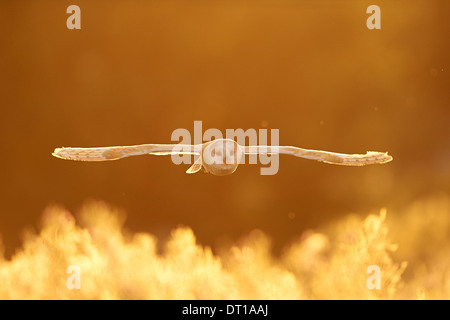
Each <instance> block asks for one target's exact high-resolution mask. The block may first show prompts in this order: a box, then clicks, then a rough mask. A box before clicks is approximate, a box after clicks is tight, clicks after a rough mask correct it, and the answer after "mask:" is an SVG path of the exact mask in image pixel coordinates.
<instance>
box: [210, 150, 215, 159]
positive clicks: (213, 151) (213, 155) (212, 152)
mask: <svg viewBox="0 0 450 320" xmlns="http://www.w3.org/2000/svg"><path fill="white" fill-rule="evenodd" d="M215 156H216V149H212V151H211V157H213V158H214V157H215Z"/></svg>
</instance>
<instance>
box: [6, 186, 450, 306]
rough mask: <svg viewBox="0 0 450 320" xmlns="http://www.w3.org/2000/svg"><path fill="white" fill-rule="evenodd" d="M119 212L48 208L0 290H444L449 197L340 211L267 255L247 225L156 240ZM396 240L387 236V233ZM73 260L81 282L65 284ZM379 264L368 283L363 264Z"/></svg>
mask: <svg viewBox="0 0 450 320" xmlns="http://www.w3.org/2000/svg"><path fill="white" fill-rule="evenodd" d="M123 222H124V214H123V213H121V212H119V211H117V210H113V209H111V208H109V207H108V206H106V205H105V204H103V203H90V204H87V205H86V206H85V207H84V209H83V211H82V212H81V216H80V224H78V223H76V222H75V219H74V217H73V216H72V215H71V214H70V213H69V212H67V211H65V210H63V209H59V208H49V209H48V210H47V211H46V212H45V214H44V217H43V223H42V229H41V230H40V231H39V232H38V233H37V234H36V233H33V232H28V233H27V235H26V241H25V243H24V247H23V249H22V250H20V251H19V252H18V253H17V254H16V255H15V256H14V257H13V258H12V260H11V261H7V260H0V281H1V283H2V286H1V288H0V298H2V299H427V298H429V299H449V298H450V279H449V272H450V256H449V255H448V252H449V249H450V241H449V240H448V229H449V228H450V197H449V196H448V195H447V196H445V195H441V196H436V197H433V198H430V199H425V200H423V201H420V202H418V203H415V204H413V205H412V206H411V207H409V208H407V209H405V210H403V211H401V212H396V213H389V214H388V215H387V218H386V210H381V212H380V213H379V214H370V215H368V216H367V217H366V218H365V219H360V218H359V217H357V216H347V217H345V218H342V219H339V220H338V221H334V222H333V223H332V224H329V225H327V226H324V227H323V228H321V231H318V230H309V231H307V232H304V233H303V235H302V236H301V237H300V238H299V239H297V240H295V241H294V242H293V243H291V244H289V245H288V246H286V248H285V249H284V250H283V253H282V254H281V255H279V256H274V254H273V252H272V250H271V249H272V248H271V240H270V238H269V237H267V235H265V234H264V233H263V232H262V231H260V230H254V231H253V232H251V233H250V234H249V235H247V236H245V237H244V238H243V239H241V241H239V242H238V243H236V244H233V245H231V246H229V247H223V248H219V249H218V250H215V251H218V252H219V253H213V251H212V250H211V248H209V247H205V246H201V245H199V244H198V243H196V239H195V235H194V233H193V231H192V230H191V229H190V228H187V227H178V228H177V229H175V230H173V231H172V233H171V236H170V239H169V241H168V242H167V243H164V244H163V245H162V248H163V249H162V250H160V251H159V250H158V249H157V243H158V239H157V238H156V237H155V236H153V235H151V234H148V233H131V232H129V231H127V230H124V229H123ZM394 239H395V240H394ZM69 265H77V266H79V267H80V271H81V289H79V290H77V289H73V290H69V289H67V286H66V281H67V278H68V277H69V275H68V274H66V269H67V267H68V266H69ZM370 265H377V266H379V268H380V275H381V281H380V283H381V288H380V289H371V290H369V289H368V288H367V285H366V281H367V278H368V277H369V274H367V272H366V270H367V267H368V266H370Z"/></svg>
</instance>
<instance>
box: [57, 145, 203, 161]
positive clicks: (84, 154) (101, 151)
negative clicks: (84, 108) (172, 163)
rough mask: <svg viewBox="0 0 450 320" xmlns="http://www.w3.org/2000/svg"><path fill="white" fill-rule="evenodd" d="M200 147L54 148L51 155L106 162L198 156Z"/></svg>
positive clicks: (68, 158) (67, 158) (61, 157)
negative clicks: (180, 155) (177, 155)
mask: <svg viewBox="0 0 450 320" xmlns="http://www.w3.org/2000/svg"><path fill="white" fill-rule="evenodd" d="M200 152H201V145H186V144H141V145H135V146H117V147H100V148H56V149H55V151H53V153H52V155H53V156H55V157H57V158H60V159H65V160H78V161H107V160H117V159H121V158H125V157H131V156H139V155H143V154H153V155H171V154H200Z"/></svg>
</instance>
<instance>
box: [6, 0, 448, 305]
mask: <svg viewBox="0 0 450 320" xmlns="http://www.w3.org/2000/svg"><path fill="white" fill-rule="evenodd" d="M70 4H73V3H71V2H66V1H53V0H39V1H38V0H23V1H13V0H3V1H0V38H1V39H2V41H1V43H0V147H1V148H0V168H1V175H0V177H1V179H0V203H1V206H0V235H1V238H2V243H3V247H4V255H3V256H4V258H5V260H4V261H3V262H2V269H1V270H2V282H1V283H3V280H4V281H6V282H5V283H8V285H7V286H5V287H3V288H0V290H3V291H1V292H2V293H1V296H4V297H18V298H23V297H49V296H53V297H54V296H58V297H71V295H75V296H77V295H78V296H77V297H156V296H157V295H158V294H160V295H161V297H162V296H164V297H177V296H186V297H200V298H201V297H205V296H207V297H225V296H226V297H247V296H252V297H253V296H254V297H262V296H263V295H264V294H268V293H267V292H272V291H273V297H293V298H294V297H296V298H298V297H302V298H322V297H323V298H329V297H344V296H348V297H360V298H380V297H383V298H389V297H392V298H399V297H408V298H414V299H415V298H421V297H425V298H433V297H442V298H444V297H447V298H448V294H449V289H448V286H449V285H448V281H449V280H448V278H449V275H448V259H447V258H446V256H445V255H444V253H443V252H444V249H448V243H449V241H450V228H449V224H448V196H449V194H450V130H449V123H450V121H449V120H450V91H449V90H448V88H449V87H450V72H449V71H450V42H449V41H448V39H449V35H448V33H449V30H450V20H449V19H448V17H447V16H448V12H449V10H450V2H449V1H447V0H418V1H414V3H413V4H412V3H411V2H410V1H406V0H400V1H385V0H380V1H376V4H377V5H379V6H380V8H381V11H382V13H381V14H382V22H381V25H382V29H381V30H368V29H367V28H366V19H367V16H368V15H367V14H366V8H367V7H368V6H369V5H371V4H374V3H373V2H372V1H364V0H363V1H361V0H349V1H328V0H323V1H317V0H316V1H312V0H304V1H303V0H299V1H293V0H277V1H275V0H274V1H270V0H258V1H256V0H255V1H253V0H250V1H247V0H245V1H244V0H226V1H221V0H217V1H210V0H192V1H180V0H167V1H160V0H148V1H141V0H130V1H119V0H110V1H106V0H99V1H95V2H93V1H87V0H79V1H77V5H79V6H80V8H81V12H82V13H81V14H82V29H81V30H76V31H74V30H68V29H67V28H66V18H67V14H66V8H67V6H69V5H70ZM195 120H202V121H203V126H204V129H205V130H206V129H208V128H218V129H220V130H223V131H224V130H225V129H228V128H229V129H237V128H243V129H248V128H255V129H260V128H267V129H279V130H280V144H283V145H295V146H299V147H304V148H311V149H319V150H328V151H334V152H343V153H364V152H366V151H370V150H375V151H382V152H385V151H387V152H389V154H391V155H392V156H393V157H394V161H392V162H391V163H389V164H386V165H380V166H370V167H362V168H344V167H338V166H332V165H326V164H321V163H317V162H313V161H307V160H302V159H296V158H293V157H280V170H279V173H278V174H277V175H274V176H260V175H259V169H260V168H259V165H246V166H240V167H239V169H238V170H237V171H236V173H235V174H233V175H232V176H227V177H214V176H210V175H204V174H196V175H186V174H185V173H184V172H185V170H186V169H187V167H185V166H175V165H174V164H173V163H172V162H171V161H170V159H168V158H163V157H151V156H148V157H145V156H144V157H136V158H128V159H124V160H120V161H116V162H109V163H76V162H67V161H61V160H59V159H56V158H53V157H52V156H51V152H52V151H53V150H54V148H55V147H61V146H73V147H95V146H111V145H130V144H141V143H169V142H170V136H171V133H172V132H173V131H174V130H175V129H178V128H186V129H189V130H192V129H193V122H194V121H195ZM440 194H442V195H443V196H442V198H439V197H438V196H436V195H440ZM434 197H437V198H434ZM89 199H94V200H102V201H105V203H108V205H111V206H112V207H114V208H120V210H123V211H124V212H126V213H127V219H126V221H124V222H123V227H124V228H125V229H126V230H128V233H125V234H123V233H122V231H121V229H120V227H119V225H121V224H119V223H118V222H115V221H116V220H114V218H112V217H110V215H109V213H108V212H109V209H102V208H99V209H92V208H91V209H83V208H82V204H83V203H84V202H85V201H86V200H89ZM49 206H50V207H51V206H56V207H61V208H66V209H67V210H68V211H69V212H71V213H74V215H75V216H77V214H78V213H80V218H79V219H80V220H79V224H74V221H73V218H67V219H68V220H67V221H65V222H64V221H60V219H59V218H57V217H58V216H59V214H60V213H61V212H62V211H61V210H62V209H47V211H46V212H49V213H48V214H47V215H48V216H50V217H53V218H48V219H50V220H45V219H44V220H45V221H46V222H44V223H43V225H42V227H38V226H39V221H41V216H42V212H43V211H44V210H46V209H45V208H48V207H49ZM382 208H386V209H387V218H386V223H385V224H383V223H381V222H373V221H378V220H377V219H378V218H374V217H372V218H369V221H370V222H367V223H365V222H364V221H366V217H367V216H368V215H369V214H376V215H378V214H379V212H380V209H382ZM86 210H88V211H89V210H90V211H93V212H94V213H93V218H92V219H94V220H92V221H91V220H89V218H86V216H89V215H87V214H86V213H83V212H86ZM97 211H98V212H97ZM102 215H104V216H105V217H104V219H105V226H104V227H102V224H100V222H99V221H100V218H99V217H100V216H102ZM349 215H351V216H353V217H354V218H348V219H347V218H346V217H348V216H349ZM77 217H78V216H77ZM83 217H84V218H83ZM86 219H87V220H86ZM95 219H98V220H95ZM102 219H103V218H102ZM107 222H108V223H109V224H108V223H107ZM121 223H122V222H121ZM374 223H375V224H374ZM346 224H350V225H349V226H348V228H350V230H351V231H350V233H351V234H352V236H351V237H350V239H353V240H351V242H350V243H347V242H346V241H347V240H345V239H346V238H345V236H344V234H345V233H343V232H344V231H343V230H344V225H346ZM367 224H369V225H376V224H381V225H382V227H380V228H381V229H377V230H378V231H377V230H375V231H373V235H374V236H376V237H380V238H381V242H380V243H381V244H380V245H381V247H377V246H375V247H376V248H372V247H370V248H369V247H368V244H367V240H364V239H365V238H364V237H363V236H362V235H361V234H364V232H365V231H364V232H363V231H362V230H364V228H367ZM179 225H184V226H186V228H184V229H178V226H179ZM326 226H329V227H328V229H327V227H326ZM92 229H94V230H96V231H95V232H96V234H95V235H93V234H92V233H91V231H92ZM24 230H35V231H34V232H35V233H37V234H40V235H38V236H37V238H33V237H31V238H27V240H26V242H25V247H23V246H24V244H23V234H24ZM37 230H40V231H37ZM174 230H177V231H174ZM254 230H260V231H261V233H262V234H264V236H262V235H261V233H256V235H255V233H253V231H254ZM308 230H313V233H308ZM382 230H388V235H385V234H384V232H385V231H382ZM30 232H31V231H30ZM109 232H112V233H113V234H115V236H114V237H113V236H112V235H111V239H105V238H106V234H108V233H109ZM173 232H174V233H173ZM316 233H319V235H317V234H316ZM25 234H27V236H26V237H30V236H29V232H28V231H25ZM139 234H140V235H141V236H139ZM353 234H354V235H353ZM246 235H248V236H249V237H250V238H249V239H248V240H242V241H243V243H244V244H243V245H246V246H248V247H249V248H250V249H249V250H250V251H251V252H254V254H253V258H248V257H247V258H245V257H244V258H242V259H253V260H251V261H252V262H251V263H252V266H254V268H261V269H258V270H260V271H261V272H262V273H264V272H266V273H268V274H269V275H272V274H273V276H274V279H277V280H276V281H275V280H270V276H269V277H266V278H268V279H266V280H265V281H268V282H260V280H259V279H260V277H258V281H257V279H255V278H252V277H253V276H256V275H255V274H250V275H247V274H245V272H246V271H245V268H243V267H242V263H243V262H242V261H241V260H239V259H240V258H239V257H240V256H242V254H243V253H239V252H240V251H239V250H241V249H231V247H233V246H238V247H237V248H240V247H239V241H240V240H239V239H241V238H242V237H246ZM60 236H61V237H62V240H61V241H62V242H61V243H60V244H58V243H59V242H57V241H56V240H55V238H54V237H60ZM252 237H259V238H258V239H260V240H258V241H256V242H255V240H254V238H252ZM194 238H195V242H194ZM33 239H34V240H33ZM43 239H45V241H44V240H43ZM155 239H157V240H158V241H157V242H156V244H155V241H156V240H155ZM251 239H253V240H251ZM267 239H270V240H267ZM308 239H310V240H308ZM318 239H319V240H318ZM42 241H44V242H42ZM58 241H59V240H58ZM109 241H113V244H110V243H109ZM167 241H170V243H172V246H171V245H169V246H168V247H167V248H165V247H164V243H166V242H167ZM252 241H253V242H252ZM268 241H269V242H270V243H271V249H270V250H269V248H268V247H267V246H266V244H267V242H268ZM352 241H353V242H352ZM73 242H76V243H79V245H77V246H75V245H74V244H73ZM391 242H393V243H397V244H398V250H397V251H394V252H391V251H389V250H388V248H391V247H390V246H389V245H388V244H390V243H391ZM42 243H49V244H48V245H44V244H42ZM71 243H72V244H71ZM111 245H114V246H117V247H118V248H119V251H118V252H124V255H125V256H116V255H115V253H114V252H112V251H111V249H109V248H110V246H111ZM155 245H156V249H155ZM316 246H318V248H316V249H314V248H315V247H316ZM181 247H186V250H187V251H186V252H187V253H182V252H184V251H183V250H181V249H180V248H181ZM206 247H211V248H213V249H214V250H213V252H214V253H208V252H209V251H208V250H206V249H205V248H206ZM22 248H24V249H22ZM44 248H45V249H44ZM67 248H69V249H68V251H67V250H66V249H67ZM226 248H228V249H226ZM364 248H365V249H364ZM363 249H364V250H366V251H367V252H370V256H363V255H362V253H361V252H362V251H361V250H363ZM23 250H25V251H23ZM155 250H156V251H155ZM221 250H223V252H222V251H221ZM236 250H237V251H236ZM315 250H316V251H317V252H316V251H315ZM364 250H363V251H364ZM244 251H245V250H244ZM134 252H137V253H138V254H136V259H138V257H142V260H141V261H137V262H136V263H135V266H136V267H130V268H131V269H129V270H131V271H132V272H131V271H130V273H128V269H127V268H126V266H127V264H126V262H127V261H131V260H132V259H134V258H133V256H134ZM245 252H246V251H245ZM182 254H188V256H187V258H186V257H185V256H183V255H182ZM172 255H174V256H175V257H178V258H177V259H185V258H186V259H191V260H192V261H193V263H194V262H197V260H196V259H200V260H199V261H200V265H199V268H200V269H195V267H194V265H193V267H192V270H197V271H195V272H197V273H198V274H200V273H201V271H200V270H203V269H201V268H204V270H209V271H207V272H208V273H207V274H209V276H210V277H215V275H217V277H218V279H219V280H217V281H218V282H219V283H221V284H222V285H223V288H220V286H218V287H217V288H216V287H214V288H210V289H208V290H210V291H208V290H206V289H205V291H202V292H195V291H192V290H193V289H192V283H193V282H189V281H187V282H186V284H185V285H186V288H184V289H183V291H176V290H175V289H174V283H175V282H174V281H175V280H172V279H171V277H172V276H174V277H175V278H174V279H178V278H176V276H175V273H176V272H180V277H191V276H192V277H193V276H194V274H195V272H194V274H191V273H189V274H188V273H187V272H188V270H183V269H180V268H181V267H180V265H178V264H177V262H176V261H174V262H173V269H170V268H167V267H168V265H167V264H168V263H169V259H168V258H167V257H170V256H172ZM189 255H190V256H189ZM244 256H245V254H244ZM309 256H310V257H309ZM372 256H373V257H374V259H376V260H377V261H378V262H379V263H382V264H383V266H384V267H383V268H385V269H384V270H385V272H386V278H385V280H386V281H387V282H384V287H383V288H384V289H383V290H382V291H380V292H373V291H371V292H368V291H366V289H365V288H361V287H359V286H358V285H356V286H355V284H354V283H351V284H349V283H348V282H349V281H351V280H354V279H358V281H359V280H361V281H362V279H363V278H364V277H366V274H365V273H364V271H365V270H363V271H361V270H360V269H359V266H360V265H363V264H365V263H366V262H367V263H368V261H369V260H370V257H372ZM74 257H80V259H82V262H79V263H80V264H83V263H84V265H83V268H84V269H85V270H86V271H85V272H86V273H85V280H86V282H85V285H86V286H87V287H85V288H84V289H83V290H81V291H80V292H78V293H76V292H67V289H65V288H62V289H61V290H62V291H61V290H60V289H57V288H61V285H62V284H64V279H65V273H64V272H65V269H64V268H62V266H63V265H65V264H66V263H67V262H69V260H70V261H72V259H73V258H74ZM180 257H182V258H180ZM283 257H284V258H283ZM307 257H308V258H307ZM125 258H126V259H128V260H126V259H125ZM11 259H12V260H11ZM309 260H311V261H310V262H308V261H309ZM240 261H241V262H240ZM347 261H353V262H354V265H355V266H358V267H355V268H356V269H348V268H347V267H346V262H347ZM357 261H360V263H357ZM403 261H407V262H408V266H407V267H406V268H405V269H404V270H403V267H402V266H404V265H402V263H403ZM34 262H36V263H37V265H33V263H34ZM170 263H172V262H170ZM97 264H98V265H101V266H103V267H102V268H103V269H101V270H105V273H104V274H103V272H102V271H100V270H97V269H96V270H94V267H93V266H94V265H97ZM308 264H310V265H311V266H314V267H311V266H309V267H308V266H307V265H308ZM143 265H145V266H147V265H149V266H150V267H148V271H146V270H141V269H139V268H141V267H142V266H143ZM259 265H260V267H258V266H259ZM37 266H39V267H37ZM41 266H42V268H41ZM202 266H204V267H202ZM316 266H317V267H316ZM128 267H129V266H128ZM134 268H135V269H134ZM142 268H143V267H142ZM146 268H147V267H146ZM152 268H153V269H152ZM155 268H156V269H155ZM158 268H160V269H158ZM177 268H178V269H177ZM37 269H39V270H42V271H40V272H42V273H43V274H42V277H37V273H36V271H35V270H37ZM106 270H109V271H106ZM113 270H117V272H118V274H119V275H120V276H118V278H117V281H118V282H114V281H113V280H112V279H113V278H112V276H111V274H110V273H108V272H113ZM151 270H163V271H164V270H170V271H167V274H166V276H164V275H159V274H158V277H157V278H154V276H153V273H151ZM192 270H191V271H192ZM211 270H213V271H211ZM349 270H352V271H351V272H354V277H351V279H350V277H349V276H348V274H349ZM163 271H162V272H163ZM114 272H116V271H114ZM184 272H185V273H184ZM205 272H206V271H205ZM360 272H362V273H360ZM21 273H23V274H22V275H21V276H19V274H21ZM26 274H28V276H25V275H26ZM93 274H95V276H96V277H98V280H92V279H93V277H94V276H93ZM163 274H164V272H163ZM133 277H136V278H133ZM159 277H162V278H159ZM246 277H249V279H248V280H245V281H244V280H242V279H244V278H246ZM31 278H33V281H35V282H33V281H32V279H31ZM144 278H146V279H147V278H148V279H150V280H149V281H152V283H156V284H155V286H156V287H157V288H159V289H160V290H159V289H158V290H155V291H154V292H153V291H151V290H153V289H151V288H149V287H142V286H141V285H140V281H141V280H142V279H144ZM226 279H231V280H230V281H228V280H226ZM364 279H365V278H364ZM44 280H45V281H47V280H48V281H54V282H53V285H54V288H53V289H51V288H50V287H49V288H47V289H48V290H44V289H43V288H45V286H46V285H48V284H47V282H45V281H44ZM385 280H383V281H385ZM36 281H37V282H36ZM41 281H42V283H41ZM95 281H99V282H98V283H101V284H102V287H104V288H105V289H104V291H103V292H97V293H95V290H96V289H95V288H97V283H96V282H95ZM192 281H193V280H192ZM198 281H199V282H201V281H204V283H205V286H206V285H207V284H209V283H211V281H207V279H204V280H202V279H201V277H200V276H198ZM220 281H222V282H220ZM241 282H242V285H243V287H239V284H240V283H241ZM39 283H40V284H39ZM358 283H359V284H360V282H358ZM16 284H20V285H16ZM130 284H133V285H130ZM164 284H167V288H168V289H167V291H164V290H162V289H161V288H163V287H164ZM89 286H90V287H89ZM158 286H159V287H158ZM343 287H345V288H346V289H345V290H344V289H342V288H343ZM325 288H326V290H325ZM97 289H98V288H97ZM347 289H348V290H350V291H348V292H347V291H346V290H347ZM55 290H60V291H55ZM133 290H136V291H133ZM180 290H181V289H180ZM233 290H234V291H233Z"/></svg>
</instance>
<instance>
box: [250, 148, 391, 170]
mask: <svg viewBox="0 0 450 320" xmlns="http://www.w3.org/2000/svg"><path fill="white" fill-rule="evenodd" d="M244 152H245V154H289V155H292V156H296V157H300V158H305V159H311V160H317V161H321V162H325V163H330V164H338V165H344V166H365V165H368V164H382V163H386V162H389V161H392V159H393V158H392V156H390V155H388V153H387V152H376V151H368V152H367V153H366V154H345V153H335V152H328V151H320V150H310V149H302V148H297V147H289V146H248V147H244Z"/></svg>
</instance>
